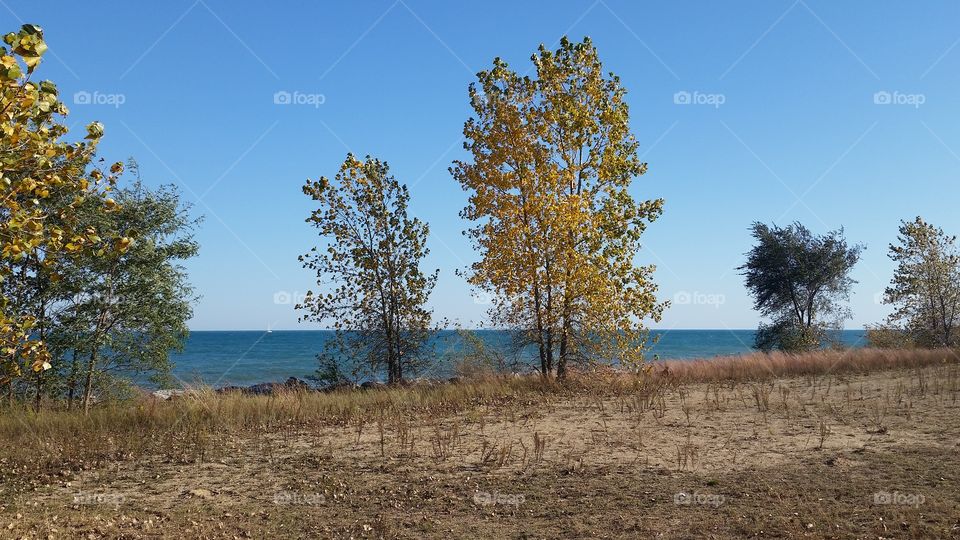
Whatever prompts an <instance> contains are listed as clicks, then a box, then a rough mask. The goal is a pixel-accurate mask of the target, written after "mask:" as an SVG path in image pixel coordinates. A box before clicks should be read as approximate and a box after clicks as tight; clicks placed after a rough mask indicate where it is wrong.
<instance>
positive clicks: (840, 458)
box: [0, 366, 960, 538]
mask: <svg viewBox="0 0 960 540" xmlns="http://www.w3.org/2000/svg"><path fill="white" fill-rule="evenodd" d="M957 371H958V368H957V366H951V367H943V368H928V369H924V370H913V371H890V372H878V373H874V374H870V375H863V376H850V377H834V376H824V377H817V378H810V377H807V378H794V379H781V380H776V381H774V382H772V383H771V382H767V383H753V384H750V383H726V384H713V385H707V384H695V385H684V386H680V387H677V388H671V389H669V390H666V391H663V392H655V391H649V392H644V391H639V392H634V393H628V394H625V395H623V396H618V397H610V398H605V399H598V398H591V397H589V396H569V395H565V396H559V395H554V396H545V397H543V398H542V399H531V401H530V402H528V403H511V404H507V405H502V406H497V407H489V408H488V407H478V408H475V409H472V410H469V411H468V412H465V413H462V414H458V415H456V416H450V417H443V418H422V417H418V418H402V417H384V418H383V419H382V420H378V421H368V422H366V423H357V424H353V425H346V426H324V427H319V428H316V429H311V430H309V431H304V430H294V429H290V430H287V431H279V432H270V433H254V434H248V435H243V436H232V437H229V438H224V439H222V440H217V441H215V442H213V443H212V444H211V445H210V448H209V451H208V452H207V453H206V455H204V456H203V458H202V460H189V461H191V462H189V463H188V462H186V461H188V460H184V461H183V462H181V461H179V460H174V461H171V460H169V459H166V460H161V459H153V460H135V461H134V460H130V461H118V462H116V463H113V464H111V465H108V466H102V467H97V468H94V469H91V470H81V471H62V473H61V474H59V475H56V476H54V477H52V478H50V479H47V480H44V481H41V482H33V483H17V484H16V485H13V484H10V485H6V486H4V499H5V500H6V503H5V504H4V505H3V509H2V513H0V537H3V538H21V537H24V538H35V537H38V538H48V537H53V538H75V537H88V538H102V537H105V538H141V537H158V538H167V537H179V538H199V537H210V538H220V537H225V538H267V537H287V538H311V537H317V538H328V537H336V538H349V537H354V538H360V537H370V538H374V537H388V538H389V537H409V538H421V537H438V538H450V537H456V538H503V537H506V538H554V537H572V538H584V537H628V538H629V537H663V538H703V537H712V538H732V537H748V536H762V537H780V538H796V537H811V538H914V537H916V538H946V537H958V538H960V403H958V397H960V388H958V383H957V378H958V373H957Z"/></svg>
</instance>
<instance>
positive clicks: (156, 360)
mask: <svg viewBox="0 0 960 540" xmlns="http://www.w3.org/2000/svg"><path fill="white" fill-rule="evenodd" d="M134 169H136V167H134ZM115 198H116V203H115V204H116V209H115V210H113V211H105V209H104V208H102V206H103V204H104V203H103V202H102V201H100V200H95V199H93V200H90V201H88V202H87V203H86V204H84V205H83V207H82V209H81V213H80V215H81V219H83V220H84V222H85V223H88V224H89V225H90V226H91V227H94V228H96V229H97V230H99V231H104V232H105V233H106V234H109V235H111V236H114V237H116V238H118V240H117V241H118V242H119V243H123V244H125V245H124V246H123V249H122V251H121V250H112V251H105V252H104V253H96V252H95V253H93V254H90V255H87V256H83V257H77V258H76V259H75V261H74V264H73V265H71V266H70V267H68V268H67V272H68V273H67V275H65V276H64V280H63V281H64V283H68V284H69V287H70V288H69V290H68V291H67V292H68V294H69V298H70V305H69V308H67V309H65V310H64V312H63V314H62V316H61V317H60V320H59V323H60V324H59V325H58V327H57V332H56V334H55V335H54V336H53V338H52V340H53V342H54V343H55V344H56V345H57V347H56V349H57V351H58V352H59V353H61V354H63V355H64V361H63V362H61V366H62V368H61V372H62V373H63V377H62V378H63V380H64V386H65V391H66V394H67V397H68V399H69V400H70V401H71V402H72V400H73V398H74V397H75V396H82V398H81V400H82V404H83V408H84V409H85V410H88V409H89V407H90V404H91V400H92V397H93V395H94V392H95V391H97V390H98V389H99V392H103V393H106V392H108V391H109V390H110V385H112V384H114V381H115V380H116V379H115V377H114V376H113V375H116V374H121V375H123V376H124V377H126V378H130V377H136V376H138V375H140V374H149V375H150V376H151V377H152V378H153V380H154V381H155V382H157V383H160V384H164V383H166V382H168V377H169V372H170V367H171V365H170V361H169V354H170V352H171V351H174V350H182V348H183V344H184V341H185V339H186V337H187V335H188V332H189V331H188V328H187V325H186V322H187V320H188V319H190V317H191V316H192V307H191V303H192V302H193V301H194V300H195V299H196V297H195V295H194V293H193V288H192V287H191V286H190V284H189V282H188V279H187V274H186V271H185V269H184V267H183V266H182V263H183V262H184V261H186V260H188V259H190V258H192V257H194V256H196V254H197V253H198V250H199V246H198V244H197V242H196V241H195V240H194V238H193V233H194V231H195V229H196V226H197V225H198V224H199V220H198V219H194V218H191V217H190V208H189V206H188V205H185V204H184V203H182V202H181V199H180V195H179V193H178V192H177V191H176V189H175V188H174V187H172V186H163V187H160V188H158V189H153V190H152V189H149V188H147V187H146V186H145V185H144V184H143V183H142V182H141V181H140V180H139V179H138V180H137V181H136V182H134V183H133V184H132V185H130V186H129V187H124V188H121V189H118V190H115ZM109 204H110V205H111V206H113V204H112V203H109ZM68 356H69V358H70V360H69V361H66V358H67V357H68Z"/></svg>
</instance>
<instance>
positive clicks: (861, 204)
mask: <svg viewBox="0 0 960 540" xmlns="http://www.w3.org/2000/svg"><path fill="white" fill-rule="evenodd" d="M0 20H2V21H3V22H4V23H5V24H4V25H3V28H4V32H6V31H10V30H15V29H16V28H17V27H18V26H19V24H20V23H21V22H32V23H37V24H40V25H41V26H43V27H44V29H45V33H46V38H47V41H48V43H49V45H50V49H51V53H50V54H49V55H48V57H47V58H46V60H45V61H44V63H43V64H42V66H41V68H40V71H39V74H40V76H41V77H43V78H48V79H51V80H53V81H55V82H56V83H57V84H58V86H59V87H60V91H61V94H62V95H63V96H64V99H65V101H66V102H67V103H68V106H70V108H71V110H72V114H71V116H70V118H69V123H70V124H71V125H75V126H76V129H79V130H81V131H82V126H83V125H84V124H86V123H87V122H89V121H91V120H95V119H96V120H100V121H102V122H103V123H104V124H105V126H106V137H105V139H104V141H103V143H102V145H101V154H102V155H103V156H104V157H105V158H106V159H107V160H109V161H113V160H117V159H126V158H127V157H131V156H132V157H134V158H136V159H137V160H138V161H139V162H140V164H141V169H142V173H143V175H144V177H145V179H146V180H147V181H148V182H149V183H151V184H160V183H170V182H173V183H177V184H179V185H180V186H181V189H182V190H183V192H184V196H185V198H186V199H187V200H189V201H191V202H193V204H194V205H195V206H194V208H195V212H196V213H197V214H203V215H205V216H206V222H205V223H204V225H203V227H202V229H201V230H200V232H199V235H198V239H199V241H200V242H201V244H202V249H201V255H200V256H199V257H198V258H197V259H195V260H193V261H191V262H190V263H189V265H188V269H189V272H190V275H191V279H192V282H193V283H194V284H195V286H196V288H197V290H198V292H199V293H200V294H201V295H202V296H203V298H202V299H201V300H200V302H199V303H198V304H197V306H196V309H195V317H194V319H193V320H192V321H191V328H193V329H197V330H205V329H262V328H265V327H268V326H270V327H273V328H275V329H288V328H289V329H294V328H308V327H305V326H301V325H298V324H297V314H296V313H295V311H294V310H293V308H292V305H291V304H289V303H286V301H287V299H288V298H290V299H293V300H295V299H296V297H297V296H299V295H302V294H303V292H304V291H306V290H308V289H309V288H311V285H312V282H313V280H312V276H311V275H310V274H309V272H308V271H306V270H303V269H302V268H300V266H299V264H298V262H297V255H299V254H300V253H302V252H305V251H306V250H307V249H309V247H310V246H312V245H314V244H315V243H316V242H317V239H316V236H315V233H314V230H313V229H311V228H310V227H309V226H307V224H305V223H304V218H305V217H306V216H307V215H308V213H309V211H310V210H311V205H310V201H309V200H307V198H306V197H305V196H304V195H303V194H302V193H301V191H300V187H301V186H302V184H303V182H304V180H305V179H306V178H308V177H310V178H316V177H319V176H321V175H327V176H332V175H333V174H334V173H335V172H336V170H337V167H338V165H339V163H340V162H342V160H343V158H344V156H345V154H346V152H347V151H348V150H351V151H353V152H355V153H357V154H361V155H362V154H374V155H376V156H378V157H380V158H382V159H386V160H387V161H389V163H390V164H391V167H392V170H393V172H394V173H395V175H396V176H397V177H398V178H400V179H401V180H402V181H405V182H407V183H408V184H409V185H410V186H411V191H412V197H413V201H412V211H413V213H415V214H416V215H417V216H419V217H420V218H422V219H424V220H426V221H428V222H429V223H430V224H431V227H432V235H431V238H430V246H431V248H432V253H431V255H430V256H429V258H428V260H427V261H426V266H427V267H429V268H440V269H441V274H440V281H439V283H438V286H437V288H436V290H435V292H434V295H433V298H432V302H431V304H432V306H433V307H434V308H435V312H436V314H437V315H438V316H442V317H451V318H457V319H459V320H460V321H462V322H465V323H469V322H470V321H477V320H479V319H481V318H482V316H483V311H484V309H485V307H486V306H484V305H483V304H482V302H478V301H476V300H475V299H474V298H472V297H471V292H470V289H469V287H468V286H467V284H466V283H465V282H464V281H463V279H461V278H460V277H458V276H456V275H455V274H454V270H455V269H457V268H462V267H464V266H466V265H467V264H468V263H469V262H470V261H472V260H474V257H475V256H474V254H473V252H472V251H471V249H470V246H469V244H468V243H467V242H466V240H465V239H464V238H463V237H462V235H461V231H462V230H463V228H464V223H463V222H462V221H461V220H460V219H459V217H458V212H459V211H460V209H461V208H462V207H463V205H464V201H465V194H464V193H463V192H462V191H461V190H460V188H459V187H458V185H457V184H456V183H455V182H454V181H453V179H452V178H451V177H450V175H449V173H448V172H447V167H448V166H449V165H450V162H451V161H452V160H454V159H457V158H459V157H462V156H463V155H464V151H463V150H462V146H461V143H462V139H461V138H460V134H461V129H462V126H463V122H464V120H466V119H467V118H468V116H469V114H470V110H469V106H468V100H467V85H468V84H469V83H470V82H471V81H473V80H474V78H475V77H474V74H475V73H476V72H477V71H479V70H481V69H485V68H487V67H488V66H489V65H490V63H491V61H492V60H493V58H494V57H497V56H500V57H502V58H504V59H505V60H506V61H507V62H509V63H510V64H511V65H512V66H513V67H514V68H515V69H517V70H519V71H525V70H527V69H528V68H529V67H530V61H529V57H530V55H531V54H532V53H533V52H534V51H535V50H536V48H537V46H538V45H539V44H540V43H544V44H546V45H547V46H551V47H555V46H556V44H557V43H558V41H559V39H560V37H561V36H562V35H564V34H566V35H568V36H570V37H571V39H577V40H579V39H581V38H582V37H583V36H585V35H588V36H590V37H591V38H592V39H593V40H594V42H595V44H596V46H597V47H598V49H599V51H600V55H601V58H602V59H603V61H604V63H605V67H606V68H607V69H608V70H611V71H614V72H615V73H617V74H618V75H619V76H620V77H621V79H622V82H623V84H624V86H625V87H626V88H627V90H628V91H629V94H628V102H629V103H630V106H631V113H632V114H631V122H632V125H633V128H634V132H635V134H636V136H637V138H638V140H639V141H640V143H641V148H640V152H641V154H642V155H643V159H644V160H646V161H648V162H649V164H650V171H649V173H648V174H647V175H645V176H643V177H642V178H640V179H638V180H637V182H636V185H635V187H634V189H633V193H634V194H635V196H637V197H642V198H655V197H663V198H665V199H666V209H665V213H664V215H663V217H662V218H661V219H660V220H659V221H657V222H656V223H655V224H653V225H652V226H651V227H650V228H649V230H648V233H647V235H646V239H645V249H644V250H643V252H642V253H641V254H640V256H639V258H638V262H641V263H655V264H657V265H658V272H657V281H658V283H659V284H660V287H661V296H662V298H663V299H674V300H677V301H678V302H675V305H674V306H673V307H671V308H670V309H669V310H668V311H667V313H666V315H665V317H664V320H663V321H662V322H661V323H660V324H658V325H656V327H658V328H719V329H722V328H752V327H755V326H756V323H757V321H758V316H757V314H756V313H755V312H753V311H752V305H751V301H750V299H749V297H748V296H747V294H746V291H745V290H744V288H743V282H742V278H741V277H740V276H739V275H738V274H737V271H736V270H735V267H736V266H738V265H739V264H741V263H742V261H743V259H744V257H743V253H744V252H746V251H747V250H748V249H749V247H750V237H749V235H748V232H747V227H748V225H749V224H750V223H751V222H752V221H754V220H760V221H764V222H776V223H777V224H787V223H789V222H790V221H793V220H799V221H801V222H803V223H804V224H806V225H807V226H808V227H810V228H811V229H812V230H814V231H816V232H825V231H827V230H829V229H833V228H837V227H841V226H843V227H844V228H845V230H846V233H847V237H848V239H850V240H851V241H856V242H863V243H865V244H866V245H867V251H866V252H865V253H864V255H863V258H862V259H861V262H860V264H859V265H858V266H857V268H856V270H855V272H854V277H855V278H856V279H857V280H858V281H859V283H858V284H857V285H856V286H855V288H854V294H853V297H852V300H851V307H852V309H853V312H854V315H855V317H854V319H853V320H851V321H849V322H848V325H847V326H848V327H850V328H856V327H859V326H861V325H862V324H864V323H868V322H874V321H877V320H879V319H880V318H882V317H883V316H885V314H886V313H887V311H888V310H887V308H886V307H884V306H882V305H878V303H877V301H876V298H877V294H878V293H880V292H881V291H882V290H883V288H884V286H885V285H886V283H887V281H888V280H889V278H890V275H891V273H892V270H893V267H892V264H891V263H890V262H889V261H888V259H887V257H886V248H887V244H888V243H889V242H891V241H893V240H894V238H895V237H896V231H897V224H898V221H899V220H900V219H910V218H912V217H914V216H916V215H918V214H919V215H922V216H924V217H925V218H926V219H927V220H928V221H931V222H933V223H935V224H937V225H940V226H942V227H944V228H945V229H947V230H948V231H950V232H953V233H960V215H958V212H957V211H956V205H957V201H958V195H960V184H958V175H960V122H957V118H958V112H960V92H958V88H960V69H958V67H960V45H958V42H960V24H958V22H960V3H956V2H923V3H912V2H868V1H845V2H828V1H818V0H804V1H793V0H787V1H773V0H764V1H753V2H723V3H720V2H715V3H708V2H679V1H678V2H664V3H648V2H633V1H630V2H621V1H617V0H597V1H594V0H587V1H551V2H492V1H490V2H470V3H460V2H435V1H421V0H384V1H379V0H377V1H363V2H339V3H335V4H334V3H332V2H331V3H319V2H316V3H314V2H274V3H271V4H270V5H269V7H266V4H263V3H249V4H248V5H245V4H244V3H241V2H229V1H220V0H185V1H175V0H171V1H165V2H150V3H147V2H53V1H45V0H44V1H38V0H29V1H11V0H2V1H0ZM277 92H289V93H290V95H291V101H296V102H298V103H290V104H277V103H275V102H274V101H275V100H274V96H275V94H276V93H277ZM686 101H689V103H685V102H686ZM678 102H679V103H678ZM81 131H78V135H77V136H78V137H79V135H80V133H81Z"/></svg>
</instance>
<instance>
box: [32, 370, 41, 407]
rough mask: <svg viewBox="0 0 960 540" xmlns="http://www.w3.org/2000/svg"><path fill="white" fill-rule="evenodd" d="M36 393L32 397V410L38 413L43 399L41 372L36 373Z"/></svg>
mask: <svg viewBox="0 0 960 540" xmlns="http://www.w3.org/2000/svg"><path fill="white" fill-rule="evenodd" d="M36 387H37V392H36V394H35V395H34V397H33V410H35V411H37V412H39V411H40V404H41V402H42V397H43V370H40V371H38V372H37V385H36Z"/></svg>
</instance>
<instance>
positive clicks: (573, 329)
mask: <svg viewBox="0 0 960 540" xmlns="http://www.w3.org/2000/svg"><path fill="white" fill-rule="evenodd" d="M532 60H533V63H534V67H535V68H536V77H535V78H531V77H526V76H520V75H518V74H517V73H515V72H514V71H512V70H511V69H510V68H509V67H508V66H507V64H506V63H505V62H503V61H502V60H500V59H499V58H497V59H495V60H494V62H493V68H492V69H490V70H488V71H483V72H481V73H479V74H478V78H479V82H478V84H471V85H470V103H471V106H472V107H473V110H474V117H473V118H470V119H469V120H468V121H467V122H466V124H465V125H464V130H463V133H464V136H465V138H466V140H467V142H466V143H465V145H464V146H465V148H466V149H467V150H468V151H469V152H470V153H471V157H472V160H470V161H457V162H455V163H454V166H453V167H452V168H451V173H452V174H453V176H454V177H455V178H456V179H457V181H459V182H460V184H461V186H462V187H463V189H464V190H466V191H467V192H468V194H469V202H468V206H467V207H466V208H465V209H464V210H463V212H462V216H463V217H464V218H465V219H468V220H470V221H472V222H474V226H473V227H472V228H470V229H469V230H468V231H467V233H466V234H467V235H468V237H470V238H471V239H472V241H473V242H474V245H475V247H476V249H477V250H478V251H479V253H480V255H481V258H480V260H479V261H478V262H476V263H474V264H473V265H472V266H471V267H470V269H469V271H468V274H469V275H468V279H469V281H470V283H471V284H472V285H474V286H476V287H478V288H479V289H481V290H483V291H485V292H487V293H489V294H490V295H491V296H492V297H493V298H495V299H496V301H495V304H494V306H493V307H492V309H491V310H490V314H491V319H492V320H491V322H492V323H493V325H495V326H499V327H504V328H510V329H515V330H518V331H519V333H520V335H521V336H522V339H523V342H524V343H527V344H532V345H533V346H535V347H536V349H537V351H538V354H539V360H540V370H541V373H543V374H544V375H547V374H551V373H556V375H557V376H558V377H560V378H562V377H564V376H565V374H566V372H567V369H568V366H569V365H570V364H571V363H589V362H594V361H599V362H604V363H606V362H614V363H617V364H619V365H622V366H634V367H635V366H639V365H642V362H643V360H644V352H645V351H646V350H647V349H648V343H649V332H648V331H647V330H646V328H645V326H644V324H643V323H644V319H647V318H652V319H653V320H656V321H659V320H660V316H661V313H662V311H663V309H664V308H665V307H666V304H665V303H660V302H658V301H657V299H656V290H657V287H656V285H655V284H654V283H653V281H652V274H653V271H654V267H653V266H652V265H649V266H642V265H637V264H635V259H636V257H637V254H638V252H639V250H640V236H641V233H643V231H644V229H645V228H646V225H647V224H648V223H650V222H652V221H654V220H655V219H656V218H657V217H658V216H659V215H660V214H661V212H662V209H663V200H662V199H655V200H647V201H641V202H638V201H636V200H634V198H633V197H632V196H631V195H630V193H629V191H628V189H629V187H630V186H631V184H632V182H633V181H634V179H635V178H637V177H639V176H641V175H642V174H644V173H645V172H646V170H647V164H646V163H643V162H641V160H640V159H639V157H638V156H637V147H638V144H637V141H636V140H635V138H634V137H633V135H632V134H631V133H630V129H629V111H628V107H627V104H626V103H625V102H624V95H625V90H624V89H623V87H622V86H621V85H620V81H619V79H618V78H617V77H616V76H615V75H613V74H604V72H603V66H602V64H601V62H600V60H599V57H598V55H597V50H596V48H595V47H594V45H593V44H592V42H591V41H590V39H589V38H586V39H584V40H583V42H580V43H574V42H571V41H569V40H568V39H567V38H563V40H562V41H561V44H560V48H559V49H558V50H557V51H555V52H553V51H550V50H547V49H546V48H545V47H544V46H543V45H541V46H540V48H539V51H538V53H537V54H535V55H533V57H532Z"/></svg>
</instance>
